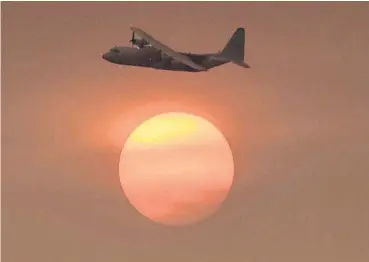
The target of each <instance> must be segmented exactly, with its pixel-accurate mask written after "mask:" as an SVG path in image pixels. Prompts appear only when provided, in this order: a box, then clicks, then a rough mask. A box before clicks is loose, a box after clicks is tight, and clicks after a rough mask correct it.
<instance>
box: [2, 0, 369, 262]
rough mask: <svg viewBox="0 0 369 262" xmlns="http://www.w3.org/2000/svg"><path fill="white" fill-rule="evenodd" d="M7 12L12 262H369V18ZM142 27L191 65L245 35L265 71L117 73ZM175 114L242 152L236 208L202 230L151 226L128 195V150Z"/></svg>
mask: <svg viewBox="0 0 369 262" xmlns="http://www.w3.org/2000/svg"><path fill="white" fill-rule="evenodd" d="M1 5H2V181H1V182H2V190H1V191H2V192H1V193H2V206H1V207H2V212H1V213H2V219H1V220H2V229H1V232H2V259H3V260H4V261H29V262H44V261H45V262H46V261H47V262H49V261H79V262H81V261H88V262H95V261H96V262H97V261H99V262H101V261H122V259H123V260H126V261H138V262H140V261H145V262H146V261H160V262H167V261H168V262H169V261H176V262H187V261H194V262H197V261H199V262H200V261H201V262H203V261H212V262H218V261H219V262H221V261H271V260H273V261H277V262H279V261H283V262H292V261H293V262H295V261H299V262H311V261H324V262H347V261H355V262H367V261H368V260H369V246H368V242H369V239H368V236H369V223H368V221H369V209H368V206H369V205H368V199H369V195H368V194H369V191H368V184H369V181H368V179H369V176H368V170H369V164H368V159H369V151H368V148H369V140H368V134H369V123H368V119H369V104H368V97H369V89H368V86H369V74H368V68H369V64H368V63H369V62H368V61H369V53H368V46H369V30H368V25H369V17H368V13H369V5H368V4H367V3H268V2H263V3H255V2H252V3H251V2H250V3H241V2H237V3H236V2H234V3H228V2H217V3H186V2H182V3H143V2H140V3H118V2H114V3H105V2H104V3H97V2H95V3H87V2H86V3H82V2H79V3H71V2H68V3H44V2H42V3H41V2H38V3H9V2H5V3H4V2H2V3H1ZM130 24H135V25H137V26H140V27H142V28H143V29H145V30H147V31H148V32H149V33H150V34H152V35H153V36H155V37H156V38H158V39H159V40H161V41H163V42H164V43H166V44H168V45H169V46H170V47H172V48H173V49H175V50H181V51H189V52H213V51H217V50H219V49H221V48H222V47H223V46H224V45H225V43H226V42H227V40H228V38H229V37H230V35H231V34H232V32H233V31H234V29H235V28H237V27H239V26H244V27H245V29H246V61H247V62H248V63H249V64H250V65H251V69H248V70H243V69H242V68H239V67H236V66H233V65H226V66H223V67H219V68H216V69H214V70H212V71H210V72H208V73H204V74H202V73H201V74H186V73H173V72H160V71H155V70H144V69H137V68H125V67H119V66H117V65H113V64H109V63H107V62H106V61H104V60H103V59H102V58H101V55H102V53H104V52H105V51H106V50H108V49H109V48H110V47H112V46H114V45H119V44H122V45H129V43H128V41H129V39H130V37H131V32H130V30H129V28H128V26H129V25H130ZM167 110H169V111H180V110H186V111H188V112H189V113H192V114H197V115H200V116H203V117H206V118H207V119H209V120H211V121H212V122H214V124H215V125H216V126H217V127H219V129H221V130H222V132H223V133H224V134H225V136H226V137H227V138H228V140H229V143H230V145H231V147H232V150H233V152H234V159H235V180H234V185H233V186H232V190H231V192H230V194H229V197H228V198H227V200H226V201H225V203H224V205H223V206H222V208H221V209H220V210H219V212H217V213H216V214H215V215H214V216H213V217H212V218H211V219H209V220H206V221H204V222H203V223H200V224H198V225H195V226H192V227H185V228H176V229H172V228H171V229H169V228H165V227H162V226H160V225H156V224H154V223H149V222H148V221H147V220H146V219H144V218H142V216H141V215H140V214H138V213H137V212H136V211H135V210H133V209H132V207H131V206H130V204H129V202H128V201H127V199H126V198H124V196H122V190H121V186H120V183H119V176H118V162H119V155H120V151H121V145H122V144H121V143H122V142H123V141H124V139H125V138H126V137H127V136H128V134H129V133H130V132H131V131H132V129H133V128H134V127H135V125H137V124H138V123H140V122H141V121H143V120H144V118H148V117H151V116H152V115H153V114H157V113H161V112H163V111H167ZM117 123H119V124H118V127H116V126H117ZM120 125H122V126H120ZM113 126H114V127H113ZM116 128H117V129H116ZM116 130H119V131H116ZM119 132H121V134H122V137H121V138H120V139H118V140H120V141H117V140H116V139H114V138H116V137H117V136H116V133H119ZM217 195H218V193H217V192H209V194H204V198H212V197H216V196H217ZM183 205H184V206H187V207H188V206H190V207H189V208H190V209H196V208H197V207H192V206H191V205H190V204H188V203H183Z"/></svg>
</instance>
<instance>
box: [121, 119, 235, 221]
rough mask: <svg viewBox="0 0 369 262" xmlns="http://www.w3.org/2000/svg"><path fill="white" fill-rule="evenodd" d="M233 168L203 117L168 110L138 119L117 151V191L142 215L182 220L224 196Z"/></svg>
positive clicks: (211, 208) (203, 212)
mask: <svg viewBox="0 0 369 262" xmlns="http://www.w3.org/2000/svg"><path fill="white" fill-rule="evenodd" d="M233 174H234V164H233V157H232V151H231V148H230V147H229V144H228V143H227V140H226V139H225V138H224V136H223V134H222V133H221V132H220V131H219V130H218V129H217V128H216V127H215V126H214V125H213V124H211V123H210V122H209V121H207V120H205V119H204V118H201V117H199V116H195V115H192V114H187V113H182V112H170V113H163V114H159V115H156V116H154V117H152V118H150V119H148V120H146V121H144V122H143V123H141V124H140V125H139V126H138V127H137V128H136V129H135V130H134V131H133V132H132V133H131V134H130V135H129V137H128V139H127V141H126V143H125V145H124V147H123V150H122V153H121V157H120V163H119V176H120V182H121V185H122V188H123V191H124V193H125V195H126V197H127V198H128V200H129V201H130V203H131V204H132V205H133V206H134V207H135V208H136V210H137V211H138V212H139V213H141V214H142V215H143V216H145V217H147V218H149V219H150V220H152V221H155V222H157V223H161V224H165V225H185V224H191V223H195V222H198V221H200V220H202V219H204V218H206V217H208V216H210V215H212V214H213V213H214V212H216V210H217V209H218V208H219V206H220V205H221V203H222V202H223V201H224V200H225V199H226V197H227V194H228V191H229V190H230V188H231V185H232V181H233Z"/></svg>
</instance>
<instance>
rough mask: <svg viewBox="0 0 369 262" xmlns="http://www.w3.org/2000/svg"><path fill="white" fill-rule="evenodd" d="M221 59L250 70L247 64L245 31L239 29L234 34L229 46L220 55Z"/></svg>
mask: <svg viewBox="0 0 369 262" xmlns="http://www.w3.org/2000/svg"><path fill="white" fill-rule="evenodd" d="M219 55H220V56H221V57H223V58H225V59H227V60H229V61H231V62H233V63H234V64H236V65H239V66H242V67H245V68H250V66H249V65H248V64H246V63H245V61H244V57H245V29H244V28H237V30H236V31H235V32H234V33H233V35H232V37H231V39H229V41H228V43H227V45H226V46H225V47H224V48H223V50H222V51H221V52H220V54H219Z"/></svg>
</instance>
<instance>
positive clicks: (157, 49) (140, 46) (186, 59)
mask: <svg viewBox="0 0 369 262" xmlns="http://www.w3.org/2000/svg"><path fill="white" fill-rule="evenodd" d="M130 29H131V31H132V38H131V40H130V41H129V42H130V43H132V47H128V46H115V47H113V48H111V49H110V50H109V51H108V52H106V53H104V54H103V55H102V58H103V59H104V60H106V61H108V62H110V63H113V64H118V65H126V66H136V67H148V68H153V69H159V70H170V71H184V72H203V71H208V70H209V69H211V68H214V67H217V66H221V65H224V64H227V63H229V62H232V63H233V64H236V65H238V66H241V67H244V68H250V66H249V65H248V64H246V63H245V61H244V54H245V29H244V28H241V27H240V28H237V29H236V31H235V32H234V33H233V35H232V37H231V38H230V39H229V41H228V43H227V44H226V46H225V47H224V48H223V49H222V50H221V51H219V52H217V53H207V54H193V53H185V52H177V51H174V50H173V49H171V48H170V47H168V46H166V45H164V44H162V43H160V42H159V41H157V40H156V39H155V38H154V37H152V36H151V35H149V34H148V33H146V32H145V31H143V30H142V29H140V28H137V27H133V26H131V27H130ZM135 34H137V35H138V36H140V37H141V39H136V38H135Z"/></svg>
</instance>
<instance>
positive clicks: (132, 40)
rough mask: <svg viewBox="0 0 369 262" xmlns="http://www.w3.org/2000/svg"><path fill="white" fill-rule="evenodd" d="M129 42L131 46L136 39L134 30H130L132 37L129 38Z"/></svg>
mask: <svg viewBox="0 0 369 262" xmlns="http://www.w3.org/2000/svg"><path fill="white" fill-rule="evenodd" d="M129 42H130V43H132V46H133V45H134V44H135V42H136V39H135V32H134V31H133V32H132V39H131V40H129Z"/></svg>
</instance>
